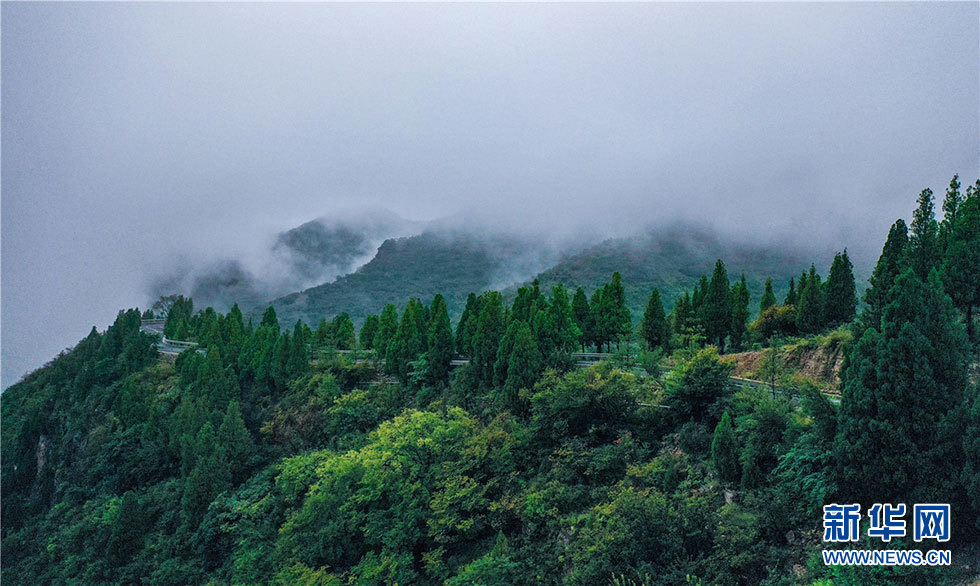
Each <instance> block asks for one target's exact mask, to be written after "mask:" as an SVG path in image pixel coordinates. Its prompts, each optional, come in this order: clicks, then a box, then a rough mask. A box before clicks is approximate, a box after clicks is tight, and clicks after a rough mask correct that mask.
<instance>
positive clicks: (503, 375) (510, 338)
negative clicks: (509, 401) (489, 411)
mask: <svg viewBox="0 0 980 586" xmlns="http://www.w3.org/2000/svg"><path fill="white" fill-rule="evenodd" d="M521 326H527V324H526V323H524V322H522V321H520V320H516V319H515V320H511V322H510V324H509V325H508V326H507V331H505V332H504V335H503V337H502V338H500V345H498V346H497V358H496V360H495V361H494V363H493V384H494V386H497V387H501V388H502V387H503V386H504V383H506V382H507V369H508V368H509V367H510V354H511V352H513V351H514V342H515V340H516V339H517V331H518V330H519V329H520V328H521Z"/></svg>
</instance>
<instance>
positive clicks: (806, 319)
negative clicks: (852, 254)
mask: <svg viewBox="0 0 980 586" xmlns="http://www.w3.org/2000/svg"><path fill="white" fill-rule="evenodd" d="M800 283H801V286H800V291H799V302H798V303H797V304H796V305H797V306H796V327H797V329H799V330H800V332H802V333H804V334H809V333H813V332H818V331H820V329H821V328H823V325H824V321H823V320H824V308H823V306H824V303H823V301H824V299H823V293H824V292H823V284H822V283H821V282H820V275H818V274H817V269H816V267H814V266H813V265H810V273H809V274H805V275H804V277H801V278H800Z"/></svg>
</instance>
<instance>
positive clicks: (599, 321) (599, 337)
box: [589, 287, 611, 352]
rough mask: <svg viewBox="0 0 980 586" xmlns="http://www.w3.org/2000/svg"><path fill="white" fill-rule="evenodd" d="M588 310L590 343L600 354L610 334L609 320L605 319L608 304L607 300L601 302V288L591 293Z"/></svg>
mask: <svg viewBox="0 0 980 586" xmlns="http://www.w3.org/2000/svg"><path fill="white" fill-rule="evenodd" d="M589 309H590V316H589V320H590V322H591V325H592V328H591V330H592V343H593V344H595V346H596V351H598V352H602V345H603V344H605V343H607V342H608V341H609V340H610V339H611V334H610V333H609V329H608V327H609V320H608V319H606V317H605V316H606V315H607V314H608V313H609V302H608V300H605V301H604V300H603V290H602V288H601V287H600V288H598V289H596V290H595V291H593V292H592V298H591V299H589Z"/></svg>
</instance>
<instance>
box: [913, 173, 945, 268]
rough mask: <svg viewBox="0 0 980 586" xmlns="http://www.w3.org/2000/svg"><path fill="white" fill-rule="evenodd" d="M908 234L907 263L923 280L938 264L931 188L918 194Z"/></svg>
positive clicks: (936, 226)
mask: <svg viewBox="0 0 980 586" xmlns="http://www.w3.org/2000/svg"><path fill="white" fill-rule="evenodd" d="M910 231H911V234H910V235H909V263H910V265H911V267H912V270H913V271H915V274H916V275H917V276H918V277H919V279H922V280H925V279H926V278H927V277H928V276H929V271H931V270H932V269H934V268H936V267H937V266H939V261H940V258H939V242H938V240H937V237H938V234H939V224H938V223H937V222H936V215H935V213H934V212H933V201H932V190H931V189H928V188H927V189H923V190H922V193H920V194H919V207H917V208H916V210H915V211H914V212H913V213H912V225H911V226H910Z"/></svg>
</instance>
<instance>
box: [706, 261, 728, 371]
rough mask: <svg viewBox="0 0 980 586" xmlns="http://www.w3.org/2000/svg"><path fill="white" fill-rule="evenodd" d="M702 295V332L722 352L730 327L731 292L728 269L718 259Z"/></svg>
mask: <svg viewBox="0 0 980 586" xmlns="http://www.w3.org/2000/svg"><path fill="white" fill-rule="evenodd" d="M703 296H704V297H703V304H702V306H701V308H700V314H701V320H702V323H703V324H704V333H705V334H706V335H707V336H708V339H709V340H711V341H712V342H713V343H717V345H718V349H719V350H720V351H721V352H724V351H725V338H727V337H728V334H729V333H731V329H732V293H731V285H730V283H729V281H728V271H726V270H725V263H723V262H721V260H720V259H719V260H718V261H717V262H716V263H715V272H714V273H713V274H712V275H711V281H710V282H709V283H708V287H707V290H706V291H704V292H703Z"/></svg>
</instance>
